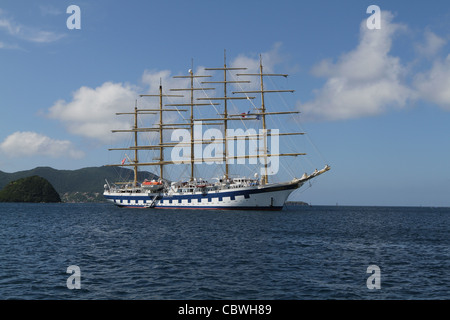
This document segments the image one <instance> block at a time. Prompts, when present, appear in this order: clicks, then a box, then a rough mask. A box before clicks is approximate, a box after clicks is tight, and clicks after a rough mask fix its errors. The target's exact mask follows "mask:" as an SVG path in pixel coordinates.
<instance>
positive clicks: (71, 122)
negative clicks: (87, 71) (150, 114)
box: [49, 82, 138, 142]
mask: <svg viewBox="0 0 450 320" xmlns="http://www.w3.org/2000/svg"><path fill="white" fill-rule="evenodd" d="M137 96H138V93H137V89H136V88H135V87H134V86H131V85H127V84H122V83H112V82H105V83H103V84H102V85H101V86H99V87H97V88H95V89H93V88H89V87H81V88H79V89H78V90H77V91H75V92H74V93H73V99H72V101H70V102H66V101H64V100H59V101H56V103H55V104H54V105H53V106H52V107H51V108H50V109H49V116H50V118H53V119H57V120H60V121H62V122H64V123H65V124H66V125H67V128H68V130H69V132H71V133H73V134H76V135H80V136H83V137H87V138H93V139H96V140H100V141H102V142H111V139H112V136H111V130H112V129H130V121H129V120H130V119H129V118H128V117H126V116H121V117H119V116H117V115H116V114H115V113H116V112H130V111H131V110H132V108H133V107H134V101H135V100H136V99H137Z"/></svg>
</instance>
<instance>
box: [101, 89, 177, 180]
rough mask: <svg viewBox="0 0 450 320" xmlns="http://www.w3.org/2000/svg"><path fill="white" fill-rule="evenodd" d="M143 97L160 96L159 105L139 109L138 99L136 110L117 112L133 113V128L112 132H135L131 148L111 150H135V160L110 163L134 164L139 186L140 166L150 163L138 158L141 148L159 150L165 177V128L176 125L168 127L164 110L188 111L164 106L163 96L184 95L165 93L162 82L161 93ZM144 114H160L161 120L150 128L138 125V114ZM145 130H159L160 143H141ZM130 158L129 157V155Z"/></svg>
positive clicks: (162, 176) (121, 113)
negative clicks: (142, 161) (140, 134)
mask: <svg viewBox="0 0 450 320" xmlns="http://www.w3.org/2000/svg"><path fill="white" fill-rule="evenodd" d="M140 96H141V97H159V107H158V108H154V109H138V107H137V100H136V102H135V107H134V112H119V113H116V115H126V114H133V115H134V125H133V127H132V129H131V130H112V132H113V133H114V132H133V134H134V146H132V147H129V148H112V149H109V150H132V151H134V160H131V159H128V160H129V162H130V164H120V165H110V166H132V167H133V170H134V180H133V185H134V186H137V183H138V182H137V180H138V177H137V176H138V168H139V166H142V165H149V164H148V163H139V160H138V159H139V158H138V152H139V151H140V150H155V149H156V150H159V158H157V160H159V162H158V164H159V166H160V178H161V179H164V169H163V166H164V140H163V139H164V138H163V130H165V129H168V130H173V129H175V128H174V127H166V126H165V125H164V123H163V112H164V111H177V112H181V111H186V110H180V109H165V108H163V97H184V96H182V95H167V94H163V90H162V85H161V83H160V86H159V94H142V95H140ZM144 114H147V115H148V114H159V121H158V125H157V127H156V128H155V127H150V128H143V127H139V126H138V115H144ZM143 132H157V133H158V134H159V144H157V145H147V146H143V145H139V142H138V133H143ZM127 158H128V157H127Z"/></svg>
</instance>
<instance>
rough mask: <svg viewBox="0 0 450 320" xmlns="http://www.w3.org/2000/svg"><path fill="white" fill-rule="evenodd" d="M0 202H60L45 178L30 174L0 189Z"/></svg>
mask: <svg viewBox="0 0 450 320" xmlns="http://www.w3.org/2000/svg"><path fill="white" fill-rule="evenodd" d="M0 202H61V198H60V196H59V194H58V192H57V191H56V190H55V189H54V188H53V186H52V185H51V184H50V182H48V181H47V180H46V179H44V178H42V177H39V176H31V177H27V178H22V179H19V180H15V181H11V182H9V183H8V184H7V185H6V186H5V187H4V188H3V189H2V190H0Z"/></svg>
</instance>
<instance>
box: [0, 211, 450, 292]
mask: <svg viewBox="0 0 450 320" xmlns="http://www.w3.org/2000/svg"><path fill="white" fill-rule="evenodd" d="M449 221H450V209H449V208H389V207H294V208H288V209H285V210H283V211H281V212H269V213H266V212H242V211H241V212H232V211H230V212H228V211H225V212H220V211H182V210H178V211H176V210H155V211H153V210H144V209H120V208H116V207H114V206H112V205H109V204H51V205H49V204H0V223H1V229H0V259H1V260H0V299H295V300H296V299H450V233H449ZM70 265H77V266H79V268H80V270H81V278H80V280H81V289H79V290H77V289H74V290H69V289H68V288H67V285H66V281H67V279H68V277H69V276H70V274H68V273H66V270H67V267H68V266H70ZM369 265H377V266H378V267H379V268H380V271H381V289H379V290H376V289H374V290H369V289H368V288H367V285H366V281H367V279H368V278H369V277H370V276H371V274H369V273H366V271H367V267H368V266H369Z"/></svg>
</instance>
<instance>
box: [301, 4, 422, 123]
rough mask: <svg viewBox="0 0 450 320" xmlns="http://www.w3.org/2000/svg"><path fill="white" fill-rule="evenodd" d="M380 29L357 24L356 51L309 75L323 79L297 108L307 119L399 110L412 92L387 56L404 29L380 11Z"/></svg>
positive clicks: (398, 65)
mask: <svg viewBox="0 0 450 320" xmlns="http://www.w3.org/2000/svg"><path fill="white" fill-rule="evenodd" d="M381 19H382V23H381V25H382V27H381V29H374V30H369V29H368V28H367V26H366V21H365V20H364V21H363V22H362V23H361V27H360V42H359V44H358V46H357V47H356V49H354V50H353V51H350V52H348V53H345V54H343V55H342V56H341V57H340V59H339V60H338V61H337V62H336V63H333V62H331V61H329V60H324V61H322V62H321V63H319V64H318V65H316V66H315V67H314V68H313V70H312V71H313V74H314V75H316V76H320V77H326V78H327V81H326V83H325V84H324V86H323V87H322V88H321V89H320V90H318V91H316V92H315V93H316V97H315V99H314V100H313V101H310V102H307V103H305V104H303V105H299V109H300V111H302V112H303V115H304V116H305V117H307V118H310V119H311V118H312V119H326V120H342V119H350V118H356V117H362V116H370V115H376V114H379V113H381V112H383V111H385V110H386V109H387V108H389V107H403V106H404V105H405V104H406V102H407V100H408V99H410V98H412V97H413V96H414V95H413V92H412V90H410V89H409V88H408V87H407V86H406V85H404V84H403V81H402V78H403V76H404V73H405V68H404V67H403V66H402V65H401V63H400V60H399V58H397V57H393V56H391V55H390V54H389V52H390V50H391V44H392V37H393V36H394V35H395V34H396V33H397V32H398V31H400V30H405V29H406V27H405V26H403V25H400V24H395V23H392V19H393V15H392V14H391V13H390V12H388V11H382V12H381Z"/></svg>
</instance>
